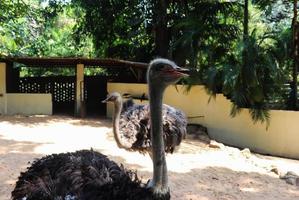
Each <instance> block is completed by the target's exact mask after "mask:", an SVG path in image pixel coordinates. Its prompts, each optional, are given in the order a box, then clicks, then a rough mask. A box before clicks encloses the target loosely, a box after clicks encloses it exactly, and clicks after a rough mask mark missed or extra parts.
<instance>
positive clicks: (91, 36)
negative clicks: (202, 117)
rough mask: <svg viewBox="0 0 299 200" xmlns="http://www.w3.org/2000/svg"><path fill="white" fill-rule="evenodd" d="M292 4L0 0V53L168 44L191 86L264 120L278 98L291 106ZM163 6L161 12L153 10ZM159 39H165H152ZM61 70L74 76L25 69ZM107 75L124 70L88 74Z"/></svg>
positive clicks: (114, 52)
mask: <svg viewBox="0 0 299 200" xmlns="http://www.w3.org/2000/svg"><path fill="white" fill-rule="evenodd" d="M245 1H246V2H249V7H248V9H249V15H246V12H244V11H245V10H244V2H245ZM292 3H293V1H292V0H269V1H264V0H251V1H249V0H243V1H224V0H215V1H207V0H189V1H166V0H159V1H153V0H147V1H146V0H123V1H121V0H114V1H111V0H93V1H91V0H88V1H87V0H30V1H26V0H24V1H15V0H13V1H8V0H2V1H1V2H0V6H1V9H2V12H1V13H0V54H1V55H2V56H3V55H4V56H6V55H25V56H59V57H69V56H82V57H113V58H121V59H128V60H136V61H144V62H148V61H149V60H150V59H152V58H153V57H156V56H158V55H159V54H157V52H159V51H157V48H162V47H163V48H164V49H165V48H167V54H168V57H169V58H171V59H173V60H175V61H176V63H178V64H179V65H183V66H187V67H190V68H191V69H192V70H193V73H192V75H191V78H190V79H187V80H185V83H187V84H189V87H191V86H192V85H193V84H197V83H200V84H204V85H205V86H206V89H207V91H208V92H209V93H210V94H211V95H212V96H215V95H216V94H217V93H223V94H224V95H225V96H226V97H227V98H229V99H230V100H231V101H232V102H233V103H234V104H233V108H232V111H231V114H232V116H235V115H236V114H237V113H238V112H240V110H241V109H242V108H249V109H250V114H251V116H252V119H253V120H254V121H258V120H260V121H262V122H263V121H265V122H269V113H268V109H269V108H273V106H276V105H277V103H280V104H281V105H282V106H281V107H279V108H284V109H285V108H289V107H288V94H287V93H286V90H285V85H286V83H288V82H289V81H290V80H291V78H292V76H291V72H292V56H291V55H292V52H291V51H292V43H291V41H292V31H291V21H292V17H293V15H292V10H291V8H292ZM159 6H160V7H159ZM161 7H163V8H166V9H165V12H164V11H162V10H158V8H161ZM247 28H248V31H247ZM158 37H159V40H158V39H157V38H158ZM161 39H162V40H163V39H165V40H167V41H164V42H163V43H161V44H157V41H161ZM161 46H162V47H161ZM61 73H62V74H69V75H72V74H73V72H71V71H68V70H67V69H59V68H58V69H55V70H51V71H50V70H36V69H31V68H26V69H24V70H23V71H22V75H24V76H32V75H35V76H37V75H39V76H43V75H56V74H61ZM110 73H114V74H119V73H125V72H123V71H115V70H109V71H103V70H101V69H99V70H94V69H92V70H88V71H86V74H90V75H94V74H110ZM284 101H286V102H284ZM274 103H275V104H274ZM275 108H277V107H275Z"/></svg>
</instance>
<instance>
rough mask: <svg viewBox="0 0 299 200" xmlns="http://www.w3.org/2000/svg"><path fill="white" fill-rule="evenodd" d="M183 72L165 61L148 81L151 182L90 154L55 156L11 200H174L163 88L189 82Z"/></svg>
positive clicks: (27, 176)
mask: <svg viewBox="0 0 299 200" xmlns="http://www.w3.org/2000/svg"><path fill="white" fill-rule="evenodd" d="M184 72H185V70H183V69H182V68H179V67H178V66H176V65H175V64H174V63H172V62H170V61H168V60H165V59H155V60H153V61H152V62H151V63H150V65H149V68H148V72H147V79H148V84H149V94H150V109H151V113H150V114H151V116H150V119H151V124H152V127H151V139H152V151H153V153H152V154H153V178H152V180H151V181H150V182H149V184H147V185H144V184H142V183H141V181H139V180H138V178H137V176H136V173H133V172H131V171H128V170H125V169H124V168H123V167H122V166H118V165H117V164H116V163H115V162H113V161H111V160H109V159H108V158H107V157H106V156H105V155H103V154H100V153H98V152H95V151H92V150H82V151H77V152H74V153H61V154H52V155H49V156H46V157H43V158H41V159H39V160H37V161H35V162H34V163H33V164H32V165H31V166H30V167H28V170H27V171H26V172H24V173H21V175H20V177H19V179H18V181H17V183H16V186H15V189H14V190H13V191H12V199H13V200H77V199H80V200H120V199H123V200H129V199H131V200H136V199H141V200H147V199H154V200H155V199H156V200H158V199H159V200H162V199H163V200H166V199H170V192H169V187H168V176H167V166H166V159H165V151H164V140H163V135H162V131H163V127H162V98H163V92H164V90H165V88H166V87H167V86H168V85H170V84H174V83H175V82H177V81H178V80H179V79H180V78H181V77H183V76H186V74H185V73H184Z"/></svg>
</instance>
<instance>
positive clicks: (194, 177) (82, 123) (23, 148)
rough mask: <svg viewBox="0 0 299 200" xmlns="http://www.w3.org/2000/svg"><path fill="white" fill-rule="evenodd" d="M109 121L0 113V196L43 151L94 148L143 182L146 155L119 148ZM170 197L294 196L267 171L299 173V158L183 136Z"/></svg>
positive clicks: (235, 199)
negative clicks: (250, 150)
mask: <svg viewBox="0 0 299 200" xmlns="http://www.w3.org/2000/svg"><path fill="white" fill-rule="evenodd" d="M111 131H112V130H111V122H110V120H107V119H85V120H80V119H76V118H71V117H66V116H51V117H49V116H31V117H21V116H13V117H8V116H6V117H4V116H0V199H1V200H6V199H9V198H10V191H11V190H12V189H13V187H14V184H15V181H16V179H17V177H18V175H19V173H20V172H21V171H24V170H25V169H26V166H27V165H28V162H29V161H32V160H34V159H35V158H39V157H41V156H43V155H45V154H51V153H59V152H66V151H75V150H79V149H86V148H87V149H90V148H91V147H92V148H93V149H95V150H98V151H100V152H102V153H104V154H106V155H108V156H109V157H110V158H111V159H114V160H115V161H117V162H119V163H123V164H124V165H125V166H126V167H128V168H131V169H136V170H137V171H138V174H139V175H140V177H142V178H143V179H144V181H145V182H146V181H147V179H148V178H149V177H150V176H151V172H152V169H151V167H152V164H151V160H150V158H149V156H147V155H140V154H138V153H133V152H126V151H124V150H122V149H118V148H117V146H116V144H115V142H114V140H113V137H112V132H111ZM167 162H168V163H167V164H168V169H169V179H170V187H171V195H172V199H176V200H257V199H262V200H267V199H269V200H273V199H279V200H292V199H296V200H297V199H298V198H299V188H298V187H296V186H293V185H290V184H287V183H286V182H285V181H284V180H282V179H279V176H278V175H277V174H275V173H273V172H271V169H273V168H275V167H276V168H277V169H279V171H281V172H286V171H293V172H295V173H297V174H299V161H296V160H290V159H283V158H277V157H269V156H262V155H259V154H253V153H248V152H246V151H245V152H244V151H240V150H239V149H236V148H232V147H227V146H222V147H221V148H210V147H208V146H207V145H206V144H204V143H202V142H200V141H196V140H190V139H189V140H188V139H187V140H186V141H184V142H183V144H182V145H181V147H180V149H179V150H178V152H176V153H175V154H172V155H168V156H167Z"/></svg>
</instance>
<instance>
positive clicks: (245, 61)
mask: <svg viewBox="0 0 299 200" xmlns="http://www.w3.org/2000/svg"><path fill="white" fill-rule="evenodd" d="M248 23H249V12H248V0H245V1H244V16H243V43H244V49H243V58H242V59H243V70H242V71H243V73H242V76H243V77H242V79H243V80H246V82H248V81H247V80H248V79H247V78H246V77H247V74H246V73H245V71H246V69H247V67H248V56H249V55H248V49H247V43H248V38H249V33H248V26H249V25H248Z"/></svg>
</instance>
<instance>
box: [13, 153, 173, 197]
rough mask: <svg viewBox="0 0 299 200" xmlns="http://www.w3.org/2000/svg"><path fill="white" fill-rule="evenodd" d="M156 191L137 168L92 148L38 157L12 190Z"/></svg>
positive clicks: (73, 193)
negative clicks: (126, 166) (143, 181)
mask: <svg viewBox="0 0 299 200" xmlns="http://www.w3.org/2000/svg"><path fill="white" fill-rule="evenodd" d="M152 195H153V194H152V192H151V190H150V189H148V188H146V187H145V185H144V184H142V183H141V181H140V180H139V179H138V177H137V174H136V172H133V171H129V170H126V169H124V168H123V166H118V165H117V164H116V163H115V162H113V161H111V160H109V159H108V158H107V157H106V156H105V155H103V154H101V153H98V152H95V151H92V150H81V151H77V152H74V153H61V154H52V155H48V156H45V157H43V158H41V159H38V160H36V161H34V162H33V163H32V165H31V166H30V167H28V169H27V171H26V172H23V173H21V175H20V177H19V179H18V181H17V183H16V186H15V189H14V190H13V191H12V199H13V200H133V199H134V200H135V199H145V200H147V199H155V198H154V197H153V196H152ZM161 199H170V196H169V194H168V196H166V197H163V198H161Z"/></svg>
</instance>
